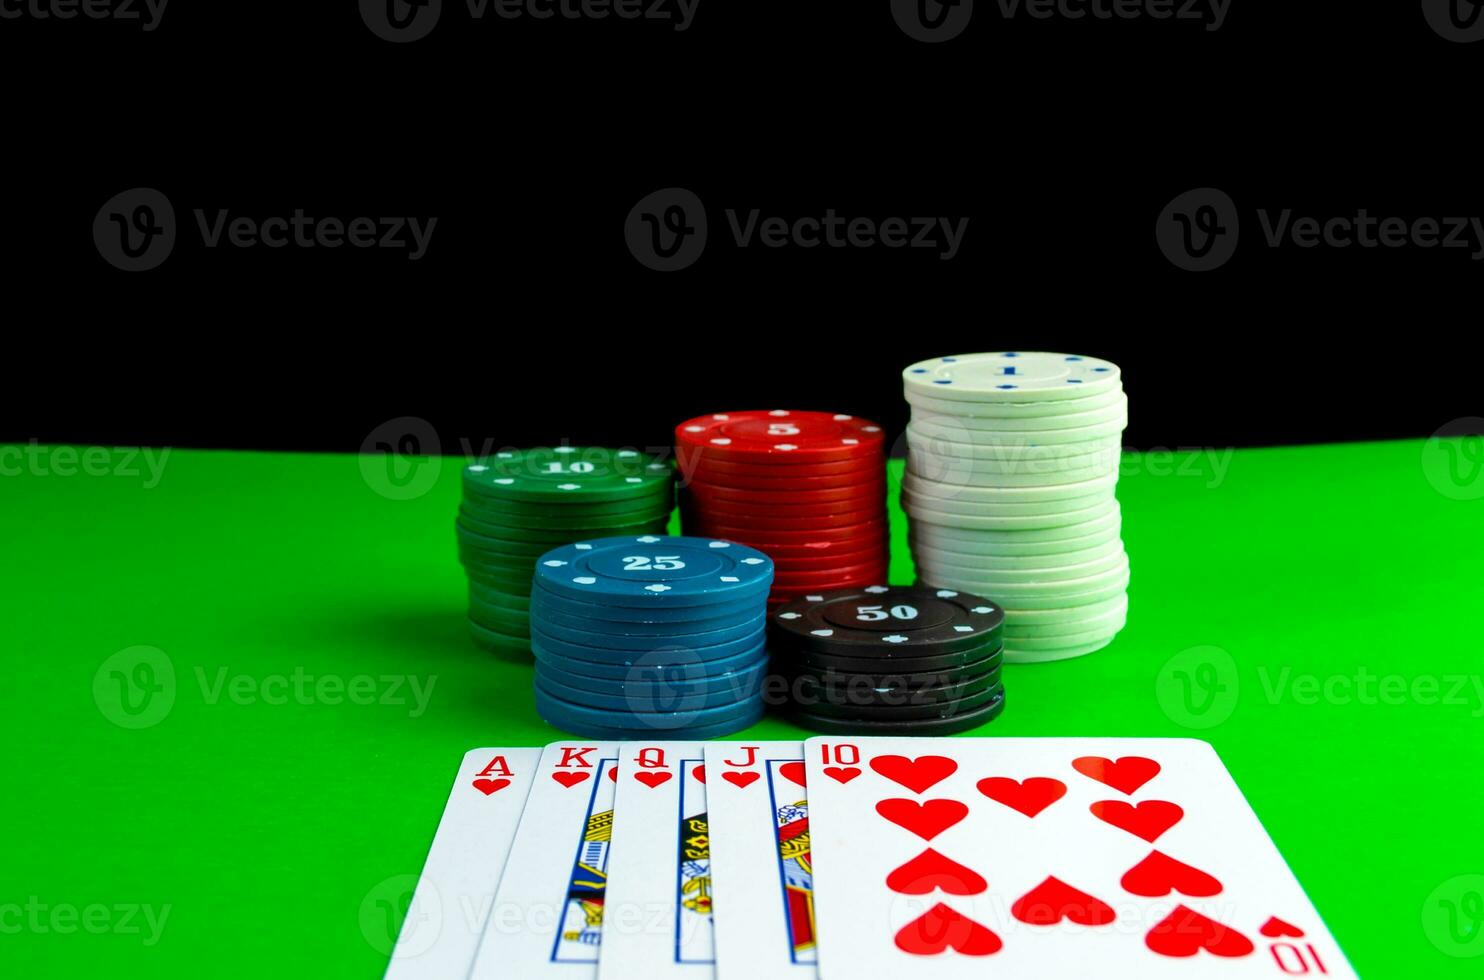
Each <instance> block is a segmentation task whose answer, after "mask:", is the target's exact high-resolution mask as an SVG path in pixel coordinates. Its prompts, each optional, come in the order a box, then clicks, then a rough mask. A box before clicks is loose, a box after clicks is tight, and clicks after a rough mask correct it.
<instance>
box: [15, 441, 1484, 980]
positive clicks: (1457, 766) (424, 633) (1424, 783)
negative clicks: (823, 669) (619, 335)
mask: <svg viewBox="0 0 1484 980" xmlns="http://www.w3.org/2000/svg"><path fill="white" fill-rule="evenodd" d="M1438 452H1439V448H1438V447H1437V446H1436V445H1435V444H1432V443H1426V444H1425V443H1423V442H1391V443H1375V444H1351V445H1335V446H1320V447H1308V448H1292V449H1265V450H1241V451H1237V452H1235V453H1232V452H1228V451H1213V452H1199V453H1195V452H1192V453H1175V454H1166V455H1160V454H1144V455H1138V454H1134V455H1130V456H1128V457H1127V459H1126V461H1125V467H1124V475H1123V478H1122V481H1121V482H1120V485H1119V497H1120V498H1121V500H1122V502H1123V510H1124V539H1125V541H1126V543H1127V546H1128V551H1129V554H1130V556H1131V559H1132V563H1133V582H1132V585H1131V587H1130V596H1131V609H1130V616H1129V625H1128V627H1127V629H1126V630H1125V631H1124V632H1123V633H1122V634H1121V635H1120V636H1119V637H1118V638H1117V640H1116V641H1115V642H1114V643H1113V644H1112V645H1111V646H1110V647H1108V648H1107V649H1105V650H1103V651H1101V652H1099V653H1096V654H1094V655H1092V656H1089V657H1085V658H1082V659H1078V660H1071V661H1065V662H1061V663H1051V664H1038V665H1024V666H1009V667H1006V668H1005V684H1006V690H1007V696H1008V703H1007V707H1006V711H1005V713H1004V714H1003V716H1002V717H1001V718H999V719H998V720H996V721H994V722H992V723H991V724H989V725H988V726H986V727H985V728H983V729H982V730H980V731H978V732H974V733H971V734H973V735H976V736H985V737H995V736H1010V735H1015V736H1035V735H1110V736H1114V735H1116V736H1161V737H1168V736H1195V737H1200V738H1205V739H1207V740H1209V741H1210V742H1211V743H1212V744H1214V745H1215V747H1216V749H1217V750H1218V751H1219V753H1220V754H1221V756H1222V758H1223V759H1224V760H1225V762H1226V764H1227V766H1228V767H1229V768H1230V770H1231V772H1232V774H1233V775H1234V776H1235V777H1236V780H1237V782H1238V783H1239V784H1240V785H1241V787H1242V789H1243V790H1244V791H1245V793H1246V795H1247V798H1248V799H1249V800H1250V801H1251V803H1252V805H1253V807H1254V808H1255V809H1256V810H1257V813H1258V815H1259V816H1260V817H1261V818H1262V820H1263V822H1264V824H1265V825H1266V826H1267V828H1268V830H1269V832H1270V833H1271V834H1272V836H1273V837H1274V839H1275V840H1276V841H1277V843H1278V847H1279V849H1280V850H1281V851H1282V852H1283V854H1284V855H1285V856H1286V858H1287V859H1288V861H1289V863H1290V864H1291V865H1292V867H1293V869H1294V871H1295V873H1296V874H1297V875H1298V877H1299V880H1300V881H1302V882H1303V884H1304V886H1305V887H1306V889H1307V890H1308V892H1309V894H1310V895H1311V896H1312V897H1313V900H1314V902H1315V904H1316V905H1317V906H1318V908H1319V910H1320V912H1321V914H1322V915H1323V916H1324V917H1325V919H1326V920H1327V922H1328V923H1329V925H1330V927H1331V928H1332V929H1333V931H1334V933H1335V936H1336V937H1337V938H1338V940H1339V942H1340V944H1341V946H1342V947H1343V948H1344V949H1345V951H1346V953H1347V955H1348V956H1349V957H1350V959H1351V961H1352V962H1353V964H1354V965H1355V967H1356V968H1357V970H1359V971H1360V973H1361V974H1362V975H1365V976H1372V977H1377V976H1430V977H1431V976H1450V975H1456V976H1464V975H1473V976H1477V975H1478V971H1479V970H1480V968H1481V967H1484V959H1471V958H1469V957H1470V956H1471V955H1472V956H1477V955H1479V954H1484V938H1481V937H1480V933H1479V929H1478V927H1477V922H1475V924H1474V928H1473V930H1472V931H1470V929H1469V922H1470V920H1469V919H1468V918H1467V913H1466V912H1465V913H1464V914H1465V918H1464V919H1462V920H1451V921H1450V919H1449V916H1450V915H1453V914H1454V913H1455V911H1456V910H1458V909H1465V910H1466V909H1470V908H1473V907H1474V906H1473V905H1472V904H1471V903H1472V902H1473V901H1474V900H1475V899H1477V897H1478V895H1479V893H1480V891H1481V889H1484V878H1479V877H1471V876H1479V875H1484V833H1481V817H1480V814H1481V813H1484V779H1481V777H1480V773H1481V772H1484V688H1481V681H1480V678H1481V676H1484V666H1481V639H1480V627H1479V623H1480V610H1481V608H1484V547H1481V545H1484V500H1480V499H1467V498H1470V497H1472V498H1478V497H1479V496H1480V495H1481V494H1479V493H1474V492H1472V489H1479V488H1472V489H1471V487H1470V486H1469V485H1468V484H1467V483H1466V482H1460V480H1459V478H1458V474H1456V473H1455V474H1454V475H1453V476H1452V477H1449V476H1448V475H1447V472H1446V469H1445V468H1444V467H1442V463H1443V462H1445V461H1444V460H1443V459H1442V457H1441V456H1438V455H1437V454H1438ZM1430 453H1431V454H1433V457H1434V458H1431V459H1430V458H1429V454H1430ZM87 458H88V457H87V456H86V455H85V454H74V453H73V451H72V450H71V449H70V448H69V449H61V450H58V449H48V448H47V447H34V446H32V447H10V449H9V450H8V451H7V452H5V453H0V462H5V461H8V462H7V465H6V466H5V467H4V468H3V474H4V475H0V553H3V562H0V595H3V596H4V597H5V599H4V601H5V606H6V610H7V612H6V615H5V618H4V622H5V638H4V651H5V656H4V663H5V678H6V681H7V684H6V687H7V693H8V695H9V697H7V698H6V705H5V708H4V712H3V716H0V726H3V729H0V730H3V732H4V735H5V739H4V745H5V749H6V752H5V755H6V762H5V770H6V776H7V778H6V784H7V792H6V794H5V804H4V806H3V807H0V828H3V837H0V840H3V841H4V856H3V859H0V974H3V975H6V976H17V977H19V976H27V977H43V976H97V977H109V978H122V977H150V978H161V977H176V976H201V975H203V974H204V975H208V976H214V977H216V976H234V975H241V976H251V977H262V976H264V975H269V974H272V973H274V972H277V971H281V970H284V969H287V970H289V971H291V973H292V974H294V975H299V976H319V977H341V976H345V977H354V976H361V977H375V976H378V975H379V974H380V973H381V971H382V970H383V969H384V968H385V965H386V961H387V955H388V952H389V950H390V946H391V942H392V938H393V936H394V934H395V928H396V925H397V923H396V922H395V921H388V916H386V915H385V914H384V907H385V905H386V903H387V902H388V900H391V901H395V900H396V899H398V898H399V897H403V896H405V894H406V892H407V890H408V889H409V888H410V884H411V883H412V881H414V880H415V876H416V875H417V873H418V871H419V870H420V868H421V866H422V862H423V859H424V857H425V856H426V853H427V848H428V844H429V841H430V840H431V837H432V834H433V831H434V828H435V826H436V824H437V820H438V817H439V814H440V812H441V810H442V807H443V803H444V800H445V798H446V795H447V793H448V791H449V785H450V780H451V779H452V777H453V774H454V770H455V767H456V766H457V764H458V762H459V759H460V757H461V756H462V754H463V753H464V751H465V750H466V749H469V748H471V747H475V746H481V745H491V746H499V745H541V744H544V743H546V742H549V741H553V740H555V739H557V738H559V737H561V733H559V732H557V731H555V730H553V729H551V728H550V727H548V726H547V725H545V724H544V723H543V722H542V721H541V720H540V719H538V718H537V717H536V714H535V712H534V710H533V708H532V700H531V695H530V673H531V672H530V669H529V668H528V667H526V666H523V665H520V664H512V663H503V662H500V661H498V660H496V659H492V658H491V656H490V655H489V654H486V653H484V652H482V651H481V650H479V649H477V648H475V647H474V646H473V645H472V644H471V643H470V641H469V638H468V636H467V633H466V630H465V623H464V619H463V608H462V607H463V605H464V601H465V593H464V581H463V575H462V570H461V568H460V567H459V565H458V563H457V560H456V557H455V545H454V535H453V528H452V520H453V515H454V512H455V509H456V507H457V503H458V496H459V480H458V469H459V466H460V465H461V461H460V460H456V459H451V458H450V459H444V460H438V459H434V460H426V461H421V462H418V461H413V463H412V466H411V469H410V470H408V471H407V472H406V473H402V474H399V475H397V476H396V478H395V479H394V478H393V477H392V476H389V475H388V472H387V471H386V470H385V463H386V460H381V459H375V460H373V459H364V460H363V459H360V458H358V457H355V456H335V455H288V454H252V453H229V452H201V451H174V452H169V453H168V456H166V457H165V458H163V459H161V458H160V457H159V456H158V455H157V456H155V457H154V458H153V459H146V458H143V457H140V458H136V459H134V460H133V461H132V462H131V461H129V460H128V458H127V456H126V454H122V453H107V452H104V451H102V450H95V451H93V455H92V463H93V465H91V466H87V465H85V463H86V460H87ZM363 464H366V465H363ZM893 467H894V468H893V475H894V477H895V476H896V475H897V474H899V473H900V464H899V463H896V464H893ZM1475 475H1476V476H1477V474H1475ZM1450 480H1451V482H1450ZM398 497H408V498H409V499H394V498H398ZM893 520H894V521H895V525H896V526H895V532H896V533H895V553H894V559H893V581H898V582H910V581H911V580H912V569H911V563H910V559H909V556H908V554H907V549H906V545H905V537H904V525H903V520H902V517H901V515H900V513H894V514H893ZM140 646H145V647H150V648H154V649H155V651H157V652H149V653H148V654H147V655H141V654H139V653H138V652H137V651H134V650H133V648H135V647H140ZM141 656H145V659H144V660H142V661H141V660H140V657H141ZM110 658H113V659H110ZM136 662H143V663H145V664H146V665H147V667H148V668H149V669H153V670H154V671H155V673H154V674H153V682H152V683H153V684H154V685H156V686H159V685H163V689H161V690H157V691H156V692H155V693H154V694H152V695H149V696H148V698H146V697H145V694H144V693H143V691H142V690H141V689H138V688H129V689H126V688H125V687H122V686H119V685H118V684H117V678H116V677H115V676H114V672H115V671H116V670H118V669H119V667H120V665H123V666H125V667H127V668H128V670H127V671H126V672H125V676H127V677H131V678H133V679H135V680H138V681H141V682H149V681H150V680H151V678H150V675H147V674H135V673H133V671H134V670H136V669H137V668H136V667H135V666H134V665H135V663H136ZM172 673H173V677H174V687H173V691H172V690H171V688H170V686H169V684H168V683H164V682H165V681H167V680H168V678H169V676H170V675H171V674H172ZM126 695H127V697H126ZM131 712H132V713H131ZM746 734H747V736H748V737H751V738H800V737H803V736H804V735H805V734H806V733H804V732H802V731H801V730H799V729H797V728H794V727H792V726H790V725H787V724H784V723H781V722H778V721H774V720H767V721H764V722H763V723H761V724H759V725H757V726H756V727H755V728H753V729H751V730H750V731H748V732H747V733H746ZM1471 895H1472V896H1473V898H1470V896H1471ZM391 918H392V919H395V916H392V917H391Z"/></svg>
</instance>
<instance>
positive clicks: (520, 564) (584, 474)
mask: <svg viewBox="0 0 1484 980" xmlns="http://www.w3.org/2000/svg"><path fill="white" fill-rule="evenodd" d="M463 483H464V499H463V502H462V503H461V504H460V506H459V516H458V522H457V526H456V529H457V532H458V541H459V561H460V562H461V563H462V564H463V566H464V569H465V571H466V572H467V573H468V576H469V629H470V632H471V633H472V634H473V637H474V640H475V642H476V643H478V644H480V645H481V646H484V647H486V648H489V649H492V650H495V651H497V652H514V653H517V654H524V652H525V651H527V650H528V649H529V635H530V629H529V620H530V602H531V600H530V595H531V575H532V572H533V570H534V568H535V563H536V559H537V558H539V557H540V556H541V555H542V554H544V553H545V552H547V551H550V550H551V549H552V548H555V547H556V546H557V545H560V544H565V543H567V542H569V541H577V540H579V539H582V538H590V537H607V536H609V535H614V534H664V533H665V528H666V527H667V526H668V524H669V522H670V512H671V511H672V510H673V509H674V471H673V470H672V469H671V467H670V466H669V465H668V464H666V463H662V462H659V461H657V460H656V459H654V457H652V456H647V455H645V454H644V453H640V452H635V451H633V450H628V449H599V448H578V447H575V446H558V447H556V448H553V449H522V450H511V451H507V452H499V453H495V454H494V455H493V456H491V457H490V458H488V459H485V460H481V461H480V462H478V463H474V464H471V465H469V466H466V467H464V481H463Z"/></svg>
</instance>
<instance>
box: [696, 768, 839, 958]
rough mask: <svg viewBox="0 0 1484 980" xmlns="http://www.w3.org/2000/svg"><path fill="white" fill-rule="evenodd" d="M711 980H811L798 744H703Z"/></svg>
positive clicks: (805, 809)
mask: <svg viewBox="0 0 1484 980" xmlns="http://www.w3.org/2000/svg"><path fill="white" fill-rule="evenodd" d="M706 772H707V774H708V777H709V781H708V782H707V784H706V795H707V798H708V800H709V801H710V803H709V809H710V812H711V875H712V878H713V880H715V881H716V882H719V883H720V884H719V885H718V887H719V888H720V890H721V892H722V904H721V907H720V908H719V909H718V910H717V913H716V977H717V980H772V978H778V977H791V978H810V977H813V976H814V975H815V966H814V879H813V864H812V862H811V860H810V856H809V804H808V801H807V797H806V796H805V792H804V746H803V745H802V744H801V743H799V742H756V743H746V742H711V743H708V744H707V746H706Z"/></svg>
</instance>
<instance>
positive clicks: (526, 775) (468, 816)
mask: <svg viewBox="0 0 1484 980" xmlns="http://www.w3.org/2000/svg"><path fill="white" fill-rule="evenodd" d="M540 758H541V750H540V749H471V750H470V751H469V752H467V753H466V754H465V755H464V759H463V761H462V762H461V763H459V772H458V776H457V777H456V778H455V779H454V782H453V790H452V791H451V792H450V793H449V795H448V803H447V805H446V806H444V808H443V818H442V820H440V821H439V823H438V832H437V833H436V834H434V835H433V846H432V847H431V848H430V849H429V851H428V859H427V861H426V863H424V865H423V872H422V876H421V877H420V878H418V881H417V888H416V890H414V892H413V894H412V903H411V905H410V906H409V907H408V909H407V914H406V916H405V917H404V918H403V920H402V931H401V933H400V934H399V935H398V936H397V945H396V947H395V948H394V949H393V950H392V959H391V963H390V964H389V965H388V966H387V971H386V977H387V980H433V978H439V977H449V976H463V975H464V974H465V973H467V972H468V970H469V964H470V963H472V962H473V961H474V950H475V948H476V947H477V946H478V945H479V934H480V930H481V929H482V928H483V926H484V920H485V917H486V916H487V915H488V914H489V910H490V904H491V903H492V902H493V901H494V898H495V888H496V886H498V885H499V883H500V875H501V872H502V871H503V870H504V867H505V860H506V857H507V856H508V855H509V853H510V845H511V842H512V841H513V840H514V839H515V828H516V825H517V824H518V823H519V822H520V815H521V811H522V810H523V809H524V808H525V805H526V795H527V794H528V793H529V792H530V789H531V781H532V779H533V778H534V776H535V774H536V766H537V764H538V762H539V761H540Z"/></svg>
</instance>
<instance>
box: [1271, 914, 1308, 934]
mask: <svg viewBox="0 0 1484 980" xmlns="http://www.w3.org/2000/svg"><path fill="white" fill-rule="evenodd" d="M1261 931H1262V934H1263V935H1264V936H1267V937H1268V938H1269V939H1277V938H1278V937H1279V936H1292V937H1293V938H1295V939H1300V938H1302V937H1303V935H1304V930H1302V929H1300V928H1299V927H1298V926H1296V925H1292V924H1290V923H1287V922H1284V921H1283V920H1282V919H1280V918H1278V917H1277V916H1276V915H1275V916H1273V917H1272V918H1270V919H1268V921H1266V922H1264V923H1263V924H1262V930H1261Z"/></svg>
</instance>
